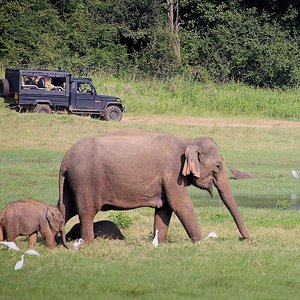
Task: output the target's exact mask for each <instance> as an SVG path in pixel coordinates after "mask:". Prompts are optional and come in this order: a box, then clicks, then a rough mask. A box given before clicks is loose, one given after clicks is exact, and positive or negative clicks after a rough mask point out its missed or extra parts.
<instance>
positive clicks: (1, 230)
mask: <svg viewBox="0 0 300 300" xmlns="http://www.w3.org/2000/svg"><path fill="white" fill-rule="evenodd" d="M2 219H3V216H2V211H0V241H4V240H5V236H4V226H3V224H2Z"/></svg>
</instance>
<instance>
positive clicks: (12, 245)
mask: <svg viewBox="0 0 300 300" xmlns="http://www.w3.org/2000/svg"><path fill="white" fill-rule="evenodd" d="M0 244H2V245H5V246H6V247H8V250H15V251H19V250H20V249H19V247H18V246H17V245H16V244H15V243H14V242H0Z"/></svg>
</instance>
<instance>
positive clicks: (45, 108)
mask: <svg viewBox="0 0 300 300" xmlns="http://www.w3.org/2000/svg"><path fill="white" fill-rule="evenodd" d="M32 112H34V113H40V114H51V112H52V110H51V108H50V106H49V105H47V104H38V105H37V106H36V107H35V108H34V109H33V111H32Z"/></svg>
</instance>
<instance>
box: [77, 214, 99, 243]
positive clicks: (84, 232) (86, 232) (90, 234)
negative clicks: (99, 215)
mask: <svg viewBox="0 0 300 300" xmlns="http://www.w3.org/2000/svg"><path fill="white" fill-rule="evenodd" d="M95 215H96V214H95ZM95 215H94V216H79V219H80V223H81V237H82V239H83V240H84V241H85V242H86V243H92V242H93V241H94V239H95V235H94V224H93V222H94V217H95Z"/></svg>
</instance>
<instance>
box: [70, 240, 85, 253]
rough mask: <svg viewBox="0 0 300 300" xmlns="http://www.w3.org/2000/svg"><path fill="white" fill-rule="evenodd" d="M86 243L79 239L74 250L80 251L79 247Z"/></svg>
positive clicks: (74, 245)
mask: <svg viewBox="0 0 300 300" xmlns="http://www.w3.org/2000/svg"><path fill="white" fill-rule="evenodd" d="M82 243H84V240H83V239H82V238H80V239H78V240H77V241H76V242H74V243H73V249H74V250H76V251H78V250H79V246H80V245H81V244H82Z"/></svg>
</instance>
